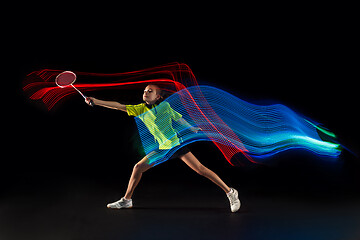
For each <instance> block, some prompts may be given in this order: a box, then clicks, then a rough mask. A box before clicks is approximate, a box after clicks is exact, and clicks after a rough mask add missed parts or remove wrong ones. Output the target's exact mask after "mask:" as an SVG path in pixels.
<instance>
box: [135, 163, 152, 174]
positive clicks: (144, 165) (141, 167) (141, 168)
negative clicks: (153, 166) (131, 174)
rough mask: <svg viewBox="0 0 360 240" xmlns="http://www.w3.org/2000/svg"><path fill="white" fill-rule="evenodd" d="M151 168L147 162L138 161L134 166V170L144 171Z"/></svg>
mask: <svg viewBox="0 0 360 240" xmlns="http://www.w3.org/2000/svg"><path fill="white" fill-rule="evenodd" d="M149 168H150V166H149V164H147V163H137V164H135V166H134V171H137V172H141V173H143V172H145V171H146V170H148V169H149Z"/></svg>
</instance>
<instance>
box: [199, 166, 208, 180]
mask: <svg viewBox="0 0 360 240" xmlns="http://www.w3.org/2000/svg"><path fill="white" fill-rule="evenodd" d="M196 172H197V173H198V174H199V175H201V176H204V177H205V176H206V175H207V172H208V169H207V168H206V167H205V166H204V165H200V166H198V167H197V168H196Z"/></svg>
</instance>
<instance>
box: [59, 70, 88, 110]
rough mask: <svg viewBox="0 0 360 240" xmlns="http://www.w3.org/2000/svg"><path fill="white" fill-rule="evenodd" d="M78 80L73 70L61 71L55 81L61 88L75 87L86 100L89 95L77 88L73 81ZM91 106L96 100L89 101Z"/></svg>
mask: <svg viewBox="0 0 360 240" xmlns="http://www.w3.org/2000/svg"><path fill="white" fill-rule="evenodd" d="M75 81H76V74H75V73H73V72H71V71H64V72H62V73H60V74H59V75H57V76H56V78H55V83H56V85H58V86H59V87H61V88H65V87H69V86H71V87H73V88H74V89H75V90H76V91H77V92H78V93H80V95H81V96H82V97H83V98H84V99H85V100H86V99H87V97H86V96H85V95H84V94H83V93H82V92H81V91H80V90H79V89H77V88H76V87H75V86H74V85H73V83H74V82H75ZM89 104H90V106H92V107H93V106H94V102H93V101H92V100H90V102H89Z"/></svg>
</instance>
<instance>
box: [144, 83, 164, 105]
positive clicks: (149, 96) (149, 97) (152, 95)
mask: <svg viewBox="0 0 360 240" xmlns="http://www.w3.org/2000/svg"><path fill="white" fill-rule="evenodd" d="M158 91H159V88H158V87H157V86H154V85H148V86H147V87H146V88H145V90H144V94H143V100H144V101H145V102H146V103H147V104H154V103H155V102H156V101H157V100H159V98H160V95H159V94H158Z"/></svg>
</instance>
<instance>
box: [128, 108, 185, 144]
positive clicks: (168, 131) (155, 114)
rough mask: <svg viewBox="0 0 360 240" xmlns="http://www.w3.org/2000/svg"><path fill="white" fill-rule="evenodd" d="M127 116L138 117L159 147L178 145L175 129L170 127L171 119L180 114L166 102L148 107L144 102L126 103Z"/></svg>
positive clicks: (177, 118)
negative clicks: (136, 103)
mask: <svg viewBox="0 0 360 240" xmlns="http://www.w3.org/2000/svg"><path fill="white" fill-rule="evenodd" d="M126 111H127V113H128V115H129V116H135V117H138V118H140V119H141V120H142V121H143V123H144V124H145V126H146V127H147V128H148V129H149V131H150V133H151V134H152V135H153V136H154V138H155V140H156V141H157V142H158V143H159V149H171V148H173V147H175V146H177V145H180V142H179V138H178V136H177V134H176V131H175V130H174V128H173V127H172V120H174V121H177V120H179V119H180V118H181V117H182V115H181V114H180V113H178V112H176V111H175V110H174V109H172V108H171V106H170V104H169V103H168V102H162V103H160V104H159V105H157V106H156V105H155V107H154V108H152V109H149V108H148V107H147V106H146V104H145V103H141V104H138V105H126Z"/></svg>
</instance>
